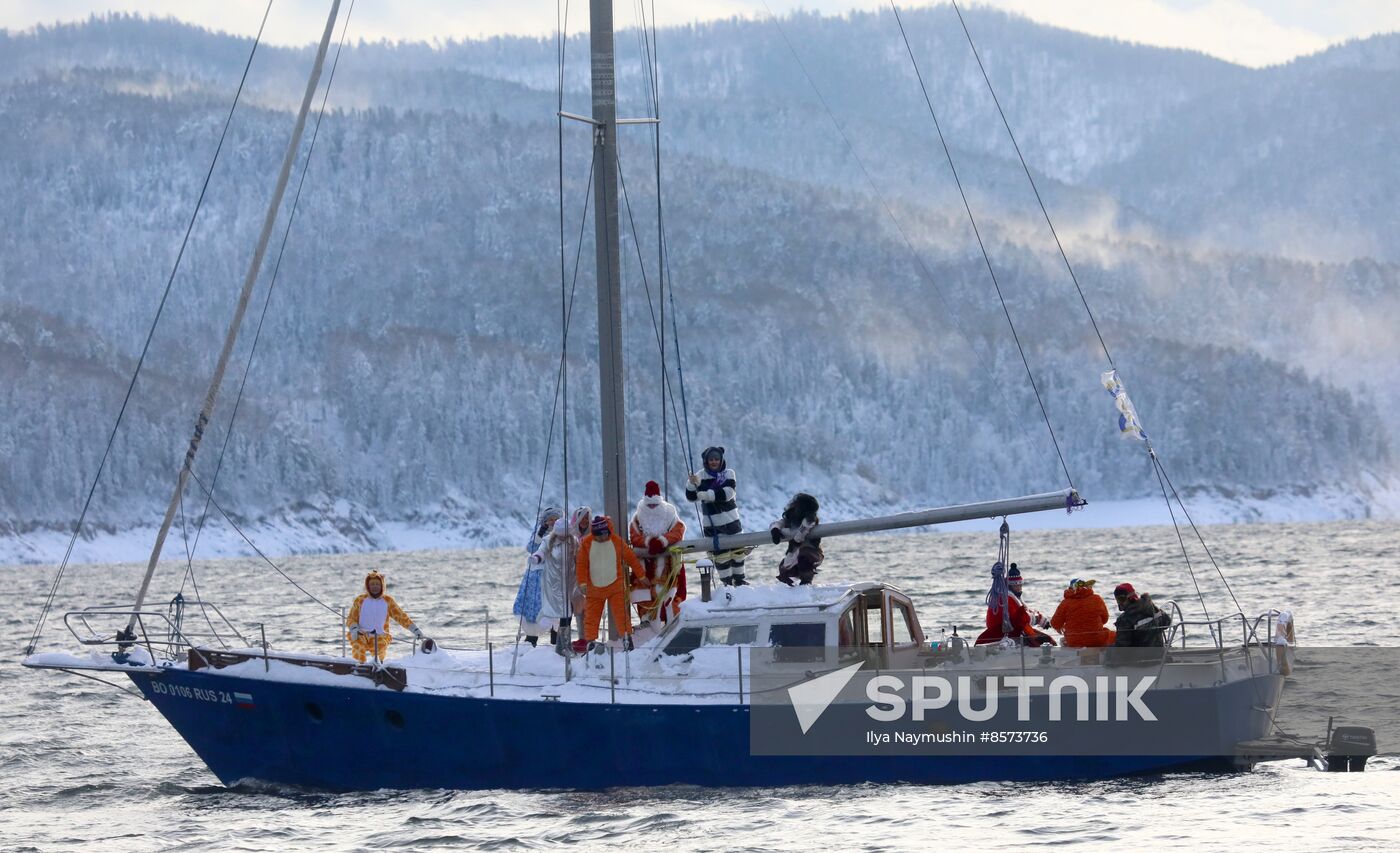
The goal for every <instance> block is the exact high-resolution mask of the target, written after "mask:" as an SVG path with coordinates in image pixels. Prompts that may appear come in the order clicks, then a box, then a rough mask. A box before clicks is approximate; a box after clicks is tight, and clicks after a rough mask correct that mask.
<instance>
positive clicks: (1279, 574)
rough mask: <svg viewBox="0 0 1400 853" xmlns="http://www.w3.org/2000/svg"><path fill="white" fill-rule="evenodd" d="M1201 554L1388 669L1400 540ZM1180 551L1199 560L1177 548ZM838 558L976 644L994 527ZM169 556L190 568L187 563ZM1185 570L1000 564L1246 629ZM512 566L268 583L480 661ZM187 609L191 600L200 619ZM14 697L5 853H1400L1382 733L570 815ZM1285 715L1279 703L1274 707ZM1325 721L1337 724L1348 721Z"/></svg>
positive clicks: (1395, 797) (226, 600) (199, 566)
mask: <svg viewBox="0 0 1400 853" xmlns="http://www.w3.org/2000/svg"><path fill="white" fill-rule="evenodd" d="M1203 533H1204V534H1205V537H1206V541H1207V543H1208V544H1209V546H1210V550H1211V553H1212V554H1213V555H1214V557H1215V559H1216V560H1217V561H1218V562H1219V564H1220V566H1221V567H1222V568H1223V569H1224V571H1225V577H1226V578H1227V579H1228V582H1229V585H1230V588H1231V589H1232V590H1233V594H1234V596H1235V597H1236V598H1238V600H1239V602H1240V605H1241V607H1242V609H1243V610H1244V611H1245V612H1246V613H1249V614H1251V615H1253V614H1256V613H1258V612H1262V611H1263V610H1265V609H1267V608H1269V607H1289V608H1291V609H1292V610H1293V611H1294V612H1295V614H1296V618H1297V626H1298V640H1299V643H1300V645H1304V646H1307V645H1316V646H1324V645H1325V646H1346V645H1354V644H1358V643H1364V644H1374V645H1380V646H1395V645H1400V643H1397V642H1396V641H1395V639H1394V636H1395V635H1394V631H1395V622H1396V618H1397V617H1396V614H1395V613H1394V612H1392V611H1391V610H1390V609H1388V608H1387V602H1388V600H1389V599H1391V598H1393V596H1387V595H1386V593H1385V590H1386V589H1387V588H1390V589H1393V588H1394V583H1393V581H1392V580H1391V578H1393V576H1394V572H1395V568H1396V566H1395V561H1396V555H1397V554H1400V525H1396V524H1395V523H1387V522H1338V523H1328V524H1308V525H1250V526H1244V525H1240V526H1213V527H1207V528H1204V529H1203ZM1186 535H1187V536H1188V537H1190V538H1191V540H1192V541H1194V537H1192V536H1191V533H1190V531H1189V530H1188V531H1187V532H1186ZM826 544H827V545H828V548H827V562H826V566H825V567H824V570H823V576H822V580H824V581H836V580H866V579H880V580H885V581H887V582H890V583H893V584H895V585H897V586H899V587H901V588H903V589H904V590H905V591H907V592H908V593H909V594H910V595H911V596H912V597H913V599H914V601H915V603H916V605H917V606H918V608H919V614H920V618H921V620H922V621H923V624H924V626H925V630H926V632H927V633H929V635H930V636H931V637H934V638H937V637H939V636H940V631H942V630H946V629H947V628H948V627H949V626H951V625H954V624H957V625H961V626H963V630H962V633H968V632H969V630H968V629H969V628H970V626H973V625H978V623H980V621H981V612H982V608H983V605H982V604H981V599H982V596H983V595H984V594H985V590H986V584H987V577H988V574H987V569H988V567H989V566H990V564H991V562H992V561H993V560H994V559H995V556H996V536H995V525H992V524H990V523H989V524H988V530H987V532H986V533H957V534H939V533H928V534H911V535H899V536H879V537H877V536H870V537H856V538H849V539H843V540H828V542H827V543H826ZM1188 544H1190V543H1189V542H1188ZM167 551H168V552H171V553H183V552H182V551H181V544H180V543H179V542H178V541H177V540H175V539H174V538H172V540H171V543H170V545H168V546H167ZM1190 552H1191V558H1192V566H1193V568H1194V572H1195V581H1196V583H1193V580H1192V576H1191V573H1190V572H1188V570H1187V569H1186V564H1185V562H1184V560H1183V558H1182V554H1181V546H1180V544H1179V543H1178V540H1177V537H1176V533H1175V532H1174V531H1173V530H1172V528H1170V527H1167V528H1152V527H1147V528H1130V529H1119V530H1059V531H1037V532H1029V533H1025V534H1017V533H1013V539H1012V559H1013V560H1016V561H1017V562H1018V563H1019V564H1020V565H1021V567H1022V571H1023V572H1024V574H1025V575H1026V577H1027V584H1026V599H1027V603H1028V604H1030V605H1031V606H1032V607H1036V608H1039V609H1043V610H1045V611H1046V612H1047V613H1048V612H1049V611H1050V610H1052V609H1053V607H1054V604H1055V602H1056V601H1057V600H1058V598H1059V594H1060V593H1059V590H1060V589H1061V588H1062V587H1063V586H1064V584H1065V583H1066V582H1067V581H1068V580H1069V578H1070V577H1072V576H1077V577H1094V578H1097V579H1098V580H1099V589H1100V590H1101V591H1106V590H1109V589H1111V588H1112V585H1113V584H1116V583H1118V582H1120V581H1123V580H1129V581H1132V583H1133V584H1134V585H1135V586H1136V587H1137V588H1138V590H1140V591H1148V592H1151V593H1152V594H1153V595H1154V597H1155V598H1157V599H1159V601H1160V600H1165V599H1175V600H1177V601H1178V602H1179V603H1180V605H1181V606H1182V608H1183V609H1184V610H1185V612H1186V613H1187V615H1188V617H1192V616H1196V617H1199V615H1200V613H1201V604H1200V603H1199V599H1198V597H1197V594H1196V584H1199V586H1200V590H1201V593H1202V596H1203V597H1204V599H1205V604H1206V606H1207V608H1208V609H1209V610H1210V612H1211V613H1212V614H1213V615H1217V616H1218V615H1222V614H1223V613H1225V612H1227V611H1230V610H1233V609H1234V607H1233V605H1232V604H1231V599H1230V592H1229V591H1227V590H1226V588H1225V585H1224V583H1223V582H1222V580H1221V578H1220V576H1219V575H1217V573H1216V571H1215V569H1214V568H1213V567H1212V565H1211V563H1210V560H1209V558H1208V557H1207V555H1206V554H1205V553H1204V552H1203V551H1202V550H1201V547H1200V545H1199V544H1195V545H1194V547H1192V548H1191V549H1190ZM520 554H521V552H519V551H515V550H493V551H438V552H414V553H402V554H358V555H341V556H309V557H293V558H287V559H285V560H278V561H277V562H278V564H279V565H280V566H281V567H282V569H283V570H284V571H285V572H286V573H287V574H288V575H290V576H292V577H293V578H295V579H296V580H297V581H298V582H299V583H300V584H302V586H304V587H305V588H306V590H307V591H308V592H309V593H311V594H313V595H316V596H318V597H319V598H321V599H322V600H323V601H325V602H326V603H327V605H329V606H330V607H331V608H332V609H334V608H338V607H341V606H346V605H348V604H349V602H350V600H351V598H352V597H353V596H354V595H355V594H356V592H357V591H358V589H359V587H360V584H361V581H362V578H363V576H364V574H365V572H366V571H368V570H369V569H378V570H380V571H382V572H384V573H385V574H387V576H388V578H389V586H390V591H391V592H392V593H393V594H394V595H395V596H396V597H397V598H398V601H399V602H400V604H402V605H403V606H404V608H405V609H406V610H408V612H409V613H410V614H411V615H412V616H413V617H414V618H415V619H416V620H417V621H418V623H419V624H420V625H422V626H423V627H424V628H425V629H426V630H427V631H428V632H429V634H431V635H433V636H435V637H437V638H439V639H441V640H443V641H444V642H447V643H448V644H451V645H464V646H465V645H480V644H481V643H482V642H483V641H484V639H485V635H486V630H487V627H488V618H487V617H488V613H489V616H490V630H491V634H492V640H493V641H495V642H497V643H500V642H503V641H505V640H506V639H507V638H509V637H513V636H514V624H513V622H511V621H510V619H509V609H510V604H511V601H512V599H513V597H514V593H515V587H516V583H517V581H518V578H519V571H520V564H521V561H520V559H519V557H520ZM775 560H776V557H775V556H774V555H773V554H768V553H764V552H762V551H760V552H758V553H757V554H755V555H754V556H753V557H752V558H751V559H750V563H749V565H750V577H751V578H755V579H758V580H761V579H762V578H764V577H765V576H767V575H769V574H771V571H770V568H771V566H770V564H771V563H773V562H775ZM185 569H186V567H185V564H184V562H183V560H182V561H181V562H178V563H177V562H170V563H168V564H164V565H163V567H162V571H161V574H160V575H159V576H158V578H157V584H156V587H157V588H156V591H155V592H154V593H153V600H161V601H164V600H168V599H169V598H170V597H171V596H172V595H173V594H174V592H175V591H176V589H177V588H178V587H179V586H180V583H181V580H182V578H183V577H184V575H185ZM194 569H195V573H194V577H195V579H196V580H197V581H198V583H199V586H200V592H201V593H202V594H203V595H204V597H205V598H206V599H207V600H211V601H214V602H217V603H218V604H219V606H220V607H221V608H222V609H223V610H224V611H225V613H226V614H227V615H228V616H229V617H230V619H231V620H232V621H233V622H234V623H235V624H237V625H239V626H240V628H242V627H244V626H254V627H250V628H248V629H247V632H248V633H251V634H252V635H253V636H257V631H258V629H257V627H256V626H257V625H258V624H260V623H261V624H265V626H266V632H267V639H268V642H269V643H270V644H272V646H274V647H276V648H282V649H286V650H293V649H299V650H303V651H324V652H338V651H339V646H340V640H339V633H338V631H337V630H336V625H335V623H336V620H337V617H336V616H335V615H333V614H332V612H331V611H330V610H327V609H324V608H323V607H321V606H320V605H318V604H316V603H314V602H312V601H310V600H309V599H308V598H307V597H306V596H305V595H303V594H302V593H301V592H299V591H297V590H296V589H295V588H293V587H292V586H291V585H289V584H288V583H287V582H286V581H285V580H284V579H283V578H282V577H281V576H280V575H278V574H277V573H276V572H275V571H274V570H273V569H272V568H271V567H270V566H268V564H267V563H265V562H263V561H261V560H256V559H237V560H216V561H208V562H203V561H198V560H196V561H195V562H194ZM140 571H141V567H140V566H135V565H130V564H121V565H81V566H73V567H70V569H69V573H68V575H67V576H66V577H65V579H64V583H63V585H62V587H61V588H60V590H59V595H58V600H57V604H56V608H55V610H56V612H57V614H58V615H56V616H54V617H53V619H52V620H51V622H50V625H49V627H48V629H47V630H46V632H45V635H44V642H42V643H41V647H42V648H65V649H69V650H72V649H74V648H75V645H74V644H73V643H72V642H71V640H69V639H68V634H67V632H66V631H65V630H64V629H63V627H62V619H61V613H62V611H64V610H67V609H73V608H76V607H78V606H85V605H89V604H97V603H112V602H117V601H120V600H122V599H123V598H125V599H127V600H129V599H130V596H131V595H132V592H131V591H132V590H134V589H135V586H136V582H137V579H138V578H139V575H140ZM0 572H3V574H4V577H5V579H6V582H7V585H8V587H9V589H10V590H11V599H10V600H11V603H12V605H13V606H11V607H9V608H5V611H4V615H3V617H0V618H3V619H4V620H5V621H6V623H7V632H8V633H9V634H10V635H11V636H12V637H13V638H14V642H13V644H12V649H13V650H14V654H15V655H16V656H18V654H19V652H20V648H21V647H22V645H23V643H24V641H25V639H26V638H27V637H28V635H29V632H30V630H31V626H32V623H33V620H34V618H35V617H36V615H37V614H38V611H39V608H40V606H41V604H42V601H43V599H44V596H45V594H46V592H47V586H48V584H49V583H50V582H51V580H52V578H53V569H52V567H34V566H26V567H12V568H0ZM191 591H192V588H191V587H189V586H187V587H186V594H189V593H190V592H191ZM1110 606H1111V605H1110ZM979 627H980V625H979ZM971 632H972V633H975V632H976V629H972V631H971ZM400 650H402V649H400ZM391 655H392V653H391ZM16 660H17V657H16ZM1295 677H1296V676H1295ZM0 686H2V687H3V689H4V696H5V697H6V701H5V702H4V703H3V706H0V721H3V726H0V778H3V780H4V784H3V785H0V850H86V849H101V850H103V851H122V850H140V851H145V850H245V851H264V850H266V851H271V850H287V849H295V850H342V849H383V848H392V849H409V850H431V849H490V850H498V849H517V848H542V847H555V846H577V847H582V848H585V849H588V848H595V847H599V848H600V847H603V846H604V845H607V846H609V847H619V846H629V847H630V846H642V845H644V846H648V847H657V848H661V847H666V848H671V849H678V850H717V851H728V850H796V849H803V850H814V849H829V850H891V849H894V850H927V849H933V848H939V849H950V848H951V849H968V850H980V849H987V848H994V847H1005V846H1011V845H1016V846H1018V847H1025V846H1028V845H1034V844H1037V843H1053V844H1055V845H1066V846H1075V847H1078V848H1089V849H1092V848H1095V847H1113V848H1116V849H1127V848H1131V847H1136V848H1150V849H1154V850H1184V849H1193V850H1194V849H1200V848H1203V847H1204V848H1216V847H1224V846H1226V845H1228V846H1231V847H1245V846H1248V847H1250V848H1258V849H1266V848H1273V849H1283V850H1286V849H1298V848H1300V847H1303V846H1306V848H1307V849H1309V850H1314V851H1323V850H1365V849H1400V828H1397V826H1400V757H1397V741H1396V739H1395V738H1396V737H1397V734H1400V733H1396V732H1388V731H1384V730H1380V731H1378V732H1377V735H1378V737H1379V738H1380V741H1381V751H1382V755H1381V756H1379V757H1377V758H1375V759H1373V760H1372V762H1371V765H1370V766H1369V768H1368V770H1367V772H1365V773H1361V774H1324V773H1319V772H1317V771H1315V770H1311V769H1309V768H1307V767H1305V766H1304V764H1303V762H1302V761H1300V760H1299V761H1288V762H1282V763H1273V764H1266V765H1262V766H1260V767H1259V768H1257V769H1255V770H1254V771H1252V772H1249V773H1237V774H1224V775H1214V774H1175V775H1169V776H1160V777H1143V778H1131V779H1120V780H1112V781H1105V782H1093V783H1044V784H1030V785H1027V784H1016V785H1006V784H995V783H985V784H976V785H962V786H955V787H954V786H949V787H930V786H916V785H897V786H876V785H854V786H839V787H816V786H808V787H792V788H782V789H762V790H748V789H700V788H691V787H668V788H660V789H641V788H629V787H625V784H626V772H625V768H624V769H621V770H620V771H619V776H618V779H619V784H620V785H622V786H623V787H618V788H615V789H611V790H607V791H601V792H577V791H561V790H552V789H550V776H549V767H548V764H547V763H546V762H542V763H541V766H540V775H539V782H540V790H538V791H476V792H457V791H378V792H372V793H355V794H330V793H323V792H317V791H306V790H296V789H287V788H280V787H273V786H266V785H246V786H241V787H239V788H235V789H227V788H224V787H223V786H221V785H220V784H219V783H218V781H217V780H216V779H215V778H214V777H213V775H212V774H210V773H209V772H208V771H207V770H206V769H205V768H204V765H203V764H202V763H201V762H200V761H199V759H198V758H197V757H196V756H195V755H194V754H193V752H191V751H190V749H189V748H188V747H186V746H185V744H184V742H183V741H182V740H181V739H180V738H179V736H178V735H176V734H175V732H174V731H173V730H172V729H170V728H169V727H168V726H167V725H166V724H165V722H164V720H163V719H162V718H161V717H160V715H159V714H157V713H156V712H155V710H154V709H152V708H151V707H150V706H149V705H147V704H146V703H145V702H144V701H141V700H139V699H134V698H132V697H130V696H128V695H126V694H124V693H121V692H118V691H116V690H114V689H112V688H110V687H107V686H103V685H100V684H96V683H93V682H91V681H87V680H84V679H80V678H74V677H71V676H66V675H62V674H57V673H49V672H31V671H28V670H24V669H22V668H20V667H19V666H18V665H17V664H10V665H6V666H3V667H0ZM1287 699H1288V693H1287V692H1285V704H1286V703H1287ZM1332 712H1333V711H1332V710H1331V709H1329V710H1328V713H1332ZM1335 713H1337V714H1338V715H1339V717H1345V716H1346V709H1345V708H1338V709H1335ZM1355 722H1359V723H1366V722H1368V721H1367V720H1355ZM1301 733H1303V734H1308V735H1317V736H1320V735H1321V734H1322V732H1321V731H1317V732H1312V731H1306V732H1301ZM345 748H346V749H347V750H353V749H355V748H356V745H355V744H353V743H347V744H345ZM673 748H675V749H678V750H679V749H695V748H704V747H703V733H699V732H677V733H676V741H675V743H674V744H673ZM364 760H365V761H393V760H394V756H392V755H382V756H381V755H366V756H364Z"/></svg>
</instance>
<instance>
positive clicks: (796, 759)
mask: <svg viewBox="0 0 1400 853" xmlns="http://www.w3.org/2000/svg"><path fill="white" fill-rule="evenodd" d="M130 676H131V679H132V680H133V681H134V682H135V683H136V685H137V686H138V687H139V688H140V690H141V691H142V692H143V693H144V694H145V695H146V697H147V698H148V699H150V700H151V702H152V704H154V705H155V707H156V709H157V710H159V711H160V713H161V714H163V715H164V716H165V718H166V719H167V720H169V722H170V724H171V725H172V726H174V727H175V730H176V731H178V732H179V733H180V735H181V736H182V737H183V738H184V739H185V740H186V741H187V742H188V743H189V745H190V746H191V747H193V749H194V751H195V752H196V753H197V754H198V755H199V757H200V758H201V759H203V760H204V763H205V764H207V765H208V766H209V769H210V770H212V771H213V772H214V775H216V776H217V777H218V778H219V780H220V781H222V782H223V783H224V784H226V785H232V784H235V783H237V782H240V781H243V780H261V781H265V782H273V783H279V784H287V785H300V786H306V787H312V788H322V789H330V790H373V789H378V788H399V789H404V788H457V789H482V788H539V787H541V785H542V783H545V784H549V785H550V786H552V787H569V788H582V789H601V788H608V787H613V786H618V785H642V786H653V785H667V784H691V785H703V786H714V787H725V786H761V787H770V786H781V785H804V784H848V783H856V782H914V783H930V784H955V783H966V782H978V781H989V780H996V781H1017V782H1027V781H1050V780H1073V779H1102V778H1109V777H1114V776H1125V775H1134V774H1143V773H1156V772H1162V771H1167V770H1176V769H1215V770H1228V769H1232V768H1233V767H1234V764H1233V762H1232V761H1231V760H1230V759H1229V758H1228V757H1189V756H1017V757H998V756H937V757H932V756H923V757H921V756H876V757H856V756H829V757H828V756H755V755H751V754H750V749H749V716H748V708H747V706H742V705H635V704H619V705H611V704H579V703H557V702H541V701H515V700H508V699H474V698H463V697H446V696H433V695H429V694H423V693H399V692H394V691H392V690H385V689H377V690H367V689H357V688H346V687H337V686H329V685H319V684H301V683H287V682H275V681H263V680H253V679H244V678H237V677H232V676H229V675H226V674H220V675H211V674H209V673H207V672H191V671H188V670H178V669H172V670H169V671H167V672H165V673H161V674H159V675H153V674H151V673H145V672H139V673H138V672H133V673H130ZM366 755H375V756H380V758H378V759H376V760H374V761H365V760H364V756H366Z"/></svg>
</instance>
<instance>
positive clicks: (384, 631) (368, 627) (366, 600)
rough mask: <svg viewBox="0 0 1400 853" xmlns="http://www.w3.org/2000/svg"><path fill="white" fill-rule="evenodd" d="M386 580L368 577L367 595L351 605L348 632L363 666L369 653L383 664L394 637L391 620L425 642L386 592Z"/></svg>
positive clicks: (378, 576)
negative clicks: (371, 652)
mask: <svg viewBox="0 0 1400 853" xmlns="http://www.w3.org/2000/svg"><path fill="white" fill-rule="evenodd" d="M384 590H385V584H384V576H383V575H381V574H380V573H379V572H370V573H369V574H367V575H365V591H364V592H362V593H360V595H359V597H357V598H356V599H355V603H354V604H351V605H350V613H349V615H347V616H346V617H345V625H346V627H347V628H349V632H348V633H349V637H350V650H351V652H352V653H354V655H355V660H357V661H359V662H360V663H364V662H365V660H366V658H368V657H369V653H370V651H373V652H374V659H375V660H384V655H385V654H386V653H387V652H388V651H389V643H390V642H392V641H393V637H391V636H390V635H389V620H390V619H393V620H394V621H395V622H397V623H399V624H400V625H402V626H404V627H405V628H407V629H408V630H410V631H412V632H413V636H415V637H417V638H418V639H420V640H421V639H423V632H422V631H421V630H419V628H418V626H417V625H415V624H413V620H412V619H410V618H408V614H407V613H405V612H403V608H402V607H399V603H398V602H397V601H395V600H394V597H393V596H392V595H390V594H389V593H387V592H385V591H384Z"/></svg>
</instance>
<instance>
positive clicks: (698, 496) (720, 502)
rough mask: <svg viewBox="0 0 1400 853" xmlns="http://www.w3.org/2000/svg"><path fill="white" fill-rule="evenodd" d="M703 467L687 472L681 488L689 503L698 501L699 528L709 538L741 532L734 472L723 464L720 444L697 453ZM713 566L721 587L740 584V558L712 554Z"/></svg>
mask: <svg viewBox="0 0 1400 853" xmlns="http://www.w3.org/2000/svg"><path fill="white" fill-rule="evenodd" d="M700 459H701V461H702V462H703V463H704V467H703V468H702V469H701V470H699V471H697V472H695V473H694V474H691V475H690V478H689V480H688V482H687V483H686V487H685V498H686V500H688V501H690V502H691V503H695V502H699V504H700V515H701V517H702V519H703V525H702V528H701V531H702V532H703V533H704V534H705V535H706V536H709V537H715V536H728V535H730V534H734V533H741V532H743V530H744V525H743V523H742V522H741V521H740V520H739V504H738V501H737V500H736V498H735V495H736V489H737V487H736V485H735V482H734V471H733V470H732V469H730V468H728V467H726V466H725V464H724V448H723V447H707V448H705V452H704V453H702V454H700ZM714 561H715V569H716V572H717V573H718V574H719V580H720V583H722V584H724V585H725V586H744V585H745V584H747V583H748V581H746V580H744V558H743V557H742V556H729V555H726V554H715V555H714Z"/></svg>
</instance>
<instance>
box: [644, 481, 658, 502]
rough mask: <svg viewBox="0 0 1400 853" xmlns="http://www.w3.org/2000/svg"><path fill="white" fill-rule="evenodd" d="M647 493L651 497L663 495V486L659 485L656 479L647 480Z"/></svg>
mask: <svg viewBox="0 0 1400 853" xmlns="http://www.w3.org/2000/svg"><path fill="white" fill-rule="evenodd" d="M645 493H646V496H647V497H649V498H655V497H660V495H661V486H660V485H658V484H657V482H656V481H655V480H647V485H646V489H645Z"/></svg>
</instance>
